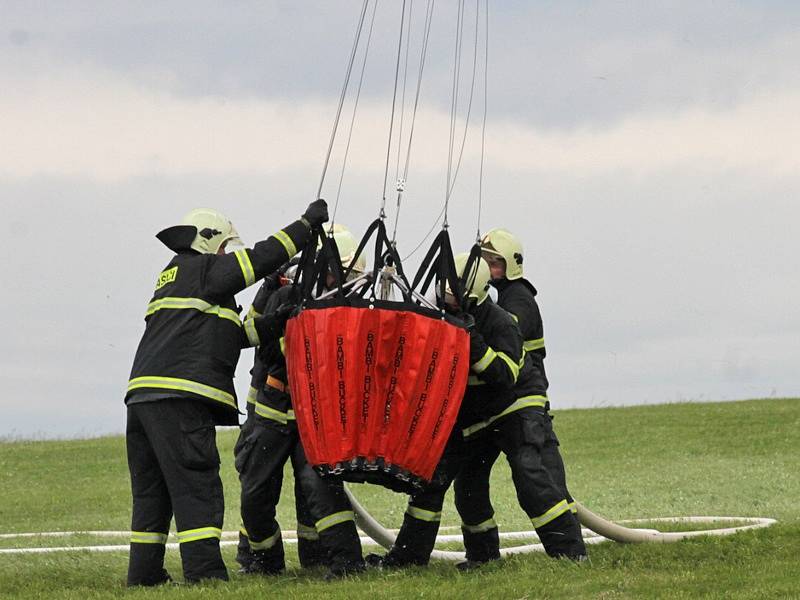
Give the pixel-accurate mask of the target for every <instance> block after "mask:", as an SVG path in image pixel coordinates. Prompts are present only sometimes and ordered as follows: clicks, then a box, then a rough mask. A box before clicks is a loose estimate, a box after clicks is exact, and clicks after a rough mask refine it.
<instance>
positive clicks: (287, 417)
mask: <svg viewBox="0 0 800 600" xmlns="http://www.w3.org/2000/svg"><path fill="white" fill-rule="evenodd" d="M256 414H257V415H258V416H259V417H264V418H265V419H270V420H271V421H276V422H278V423H280V424H281V425H286V422H287V421H294V411H293V410H287V411H286V412H281V411H279V410H277V409H274V408H272V407H271V406H267V405H266V404H261V402H258V401H256Z"/></svg>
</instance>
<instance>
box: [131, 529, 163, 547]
mask: <svg viewBox="0 0 800 600" xmlns="http://www.w3.org/2000/svg"><path fill="white" fill-rule="evenodd" d="M166 543H167V534H166V533H158V532H155V531H131V544H166Z"/></svg>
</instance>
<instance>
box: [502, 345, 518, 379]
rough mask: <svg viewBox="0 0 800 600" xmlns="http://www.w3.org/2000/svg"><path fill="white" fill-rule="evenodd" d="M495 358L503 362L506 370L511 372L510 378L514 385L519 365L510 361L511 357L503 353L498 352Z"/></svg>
mask: <svg viewBox="0 0 800 600" xmlns="http://www.w3.org/2000/svg"><path fill="white" fill-rule="evenodd" d="M497 356H498V357H499V358H501V359H502V360H503V362H504V363H506V364H507V365H508V370H509V371H511V376H512V377H513V379H514V383H516V382H517V377H519V365H518V364H517V363H515V362H514V361H513V360H511V357H510V356H509V355H508V354H506V353H505V352H498V353H497Z"/></svg>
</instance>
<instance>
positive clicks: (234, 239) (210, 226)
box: [181, 208, 242, 254]
mask: <svg viewBox="0 0 800 600" xmlns="http://www.w3.org/2000/svg"><path fill="white" fill-rule="evenodd" d="M181 224H182V225H191V226H192V227H194V228H195V229H196V230H197V233H196V234H195V236H194V239H193V240H192V243H191V244H190V247H191V248H192V250H197V251H198V252H199V253H200V254H216V253H217V252H218V251H219V249H220V247H221V246H222V244H224V243H226V242H227V243H228V244H229V245H232V246H241V245H242V240H241V239H239V233H238V232H237V231H236V228H235V227H234V226H233V223H231V221H230V219H228V217H226V216H225V215H223V214H222V213H221V212H219V211H216V210H214V209H213V208H195V209H194V210H193V211H190V212H188V213H186V215H184V217H183V220H182V221H181Z"/></svg>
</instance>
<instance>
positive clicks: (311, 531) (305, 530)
mask: <svg viewBox="0 0 800 600" xmlns="http://www.w3.org/2000/svg"><path fill="white" fill-rule="evenodd" d="M297 537H298V538H300V539H301V540H318V539H319V533H317V528H316V527H313V526H311V525H304V524H303V523H298V524H297Z"/></svg>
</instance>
